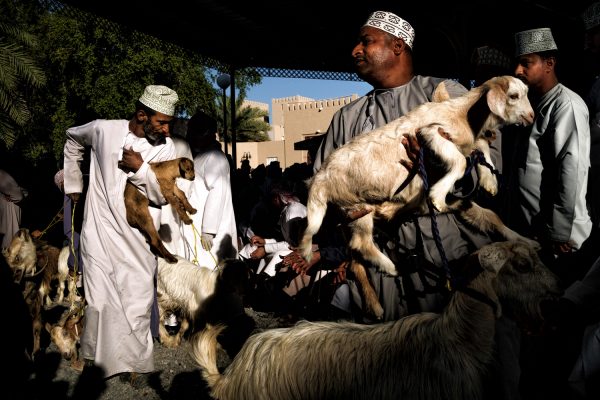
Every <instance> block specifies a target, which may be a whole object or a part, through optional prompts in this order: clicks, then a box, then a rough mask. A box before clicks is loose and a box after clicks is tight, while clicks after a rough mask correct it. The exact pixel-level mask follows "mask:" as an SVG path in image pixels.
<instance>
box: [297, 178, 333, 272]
mask: <svg viewBox="0 0 600 400" xmlns="http://www.w3.org/2000/svg"><path fill="white" fill-rule="evenodd" d="M322 182H323V179H322V177H321V176H320V175H316V176H314V177H313V179H312V181H311V185H310V190H309V192H308V200H307V202H306V220H307V224H306V229H305V230H304V235H303V236H302V240H301V241H300V246H298V247H299V250H300V253H301V254H302V257H304V259H305V260H306V261H308V262H310V260H311V259H312V238H313V236H314V235H315V234H316V233H317V232H319V228H321V224H322V223H323V218H325V212H326V211H327V199H328V198H329V191H328V189H327V182H324V184H321V183H322Z"/></svg>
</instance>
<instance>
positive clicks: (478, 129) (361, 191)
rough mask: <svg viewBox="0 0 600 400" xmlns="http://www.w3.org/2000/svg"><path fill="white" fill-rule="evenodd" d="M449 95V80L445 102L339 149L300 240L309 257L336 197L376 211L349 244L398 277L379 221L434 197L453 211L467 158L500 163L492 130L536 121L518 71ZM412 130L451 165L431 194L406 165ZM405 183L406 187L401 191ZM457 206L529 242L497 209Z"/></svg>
mask: <svg viewBox="0 0 600 400" xmlns="http://www.w3.org/2000/svg"><path fill="white" fill-rule="evenodd" d="M447 98H448V94H447V92H446V91H445V87H444V86H443V84H442V85H440V86H439V87H438V90H437V91H436V93H435V95H434V100H438V101H439V100H443V101H440V102H429V103H425V104H423V105H421V106H419V107H417V108H415V109H414V110H412V111H411V112H409V113H408V114H406V115H404V116H403V117H401V118H398V119H397V120H395V121H392V122H390V123H389V124H387V125H385V126H383V127H380V128H378V129H375V130H373V131H371V132H368V133H365V134H363V135H360V136H357V137H355V138H354V139H353V140H352V141H350V142H348V143H347V144H346V145H344V146H342V147H340V148H338V149H336V150H335V151H334V152H333V153H331V155H330V156H329V157H328V158H327V159H326V160H325V162H324V163H323V165H322V167H321V168H320V170H319V171H318V172H317V173H316V174H315V175H314V176H313V177H312V178H311V180H310V182H309V185H310V187H309V195H308V200H307V209H308V214H307V220H308V222H307V227H306V230H305V231H304V235H303V237H302V240H301V243H300V246H299V249H300V251H301V253H302V255H303V257H304V258H305V259H306V260H308V261H310V259H311V257H312V237H313V236H314V235H315V234H316V233H317V232H318V230H319V228H320V226H321V224H322V222H323V218H324V216H325V212H326V210H327V206H328V204H329V203H332V204H334V205H337V206H339V207H340V208H342V209H343V210H345V211H347V212H350V211H353V210H357V209H362V210H366V211H372V212H370V213H368V214H366V215H364V216H362V217H360V218H358V219H356V220H355V221H353V222H352V223H350V228H351V230H352V237H351V239H350V243H349V245H350V247H351V249H352V250H354V251H356V252H358V253H359V254H360V255H361V256H362V257H363V258H364V259H365V260H367V261H368V262H370V263H372V264H373V265H375V266H376V267H377V268H379V269H380V270H381V271H383V272H386V273H388V274H390V275H396V274H397V271H396V267H395V266H394V263H393V262H392V261H391V260H390V259H389V258H387V257H386V256H385V255H384V254H383V253H382V252H381V251H380V250H379V249H378V248H377V246H376V245H375V243H374V242H373V237H372V233H373V223H374V219H375V218H381V219H387V220H389V219H391V218H392V217H393V216H394V215H396V214H397V213H398V212H400V211H404V212H406V211H409V210H416V209H421V211H423V212H425V211H427V209H426V201H425V200H426V195H428V196H429V199H430V200H431V201H432V203H433V205H434V206H435V208H437V209H438V210H439V211H447V210H448V209H449V206H448V204H446V195H447V194H448V193H449V192H450V191H451V190H452V188H453V187H454V184H455V182H456V181H457V180H459V179H460V178H461V177H462V176H463V175H464V173H465V169H466V162H467V161H466V158H465V156H467V155H469V154H471V152H472V151H473V150H474V149H479V150H481V152H482V153H483V154H484V156H485V159H486V161H487V162H488V163H489V164H490V165H492V162H491V159H490V155H489V143H488V139H487V137H486V132H488V131H493V132H495V131H496V130H497V129H498V128H500V127H502V126H503V125H508V124H523V125H529V124H531V123H532V122H533V116H534V114H533V109H532V108H531V104H530V103H529V100H528V99H527V86H526V85H525V84H524V83H523V82H521V81H520V80H518V79H517V78H514V77H511V76H500V77H495V78H492V79H490V80H488V81H487V82H485V83H483V84H482V85H481V86H479V87H476V88H474V89H472V90H470V91H469V92H467V93H465V94H464V95H462V96H460V97H457V98H453V99H447ZM444 99H446V100H444ZM441 133H443V135H442V134H441ZM405 134H407V135H415V136H417V137H418V138H419V141H420V143H421V144H422V146H424V147H426V148H427V149H429V150H431V151H432V152H433V153H434V154H435V155H436V156H437V157H439V158H440V160H441V161H442V162H443V164H444V166H445V167H446V169H447V172H446V173H445V175H444V176H443V177H442V178H441V179H439V180H438V181H437V182H435V184H433V185H432V186H431V189H430V191H429V193H428V194H427V193H425V186H424V182H423V180H422V179H421V178H420V177H419V176H418V175H417V176H415V177H414V179H410V175H411V171H409V170H408V169H407V167H406V166H405V165H406V162H410V159H409V158H408V155H407V153H406V149H405V147H404V146H403V145H402V139H403V137H404V135H405ZM478 168H481V169H480V185H481V186H482V187H483V188H484V189H485V190H486V191H488V192H490V193H491V194H496V192H497V182H496V178H495V177H494V175H493V174H492V173H491V171H489V170H487V169H486V168H484V167H481V166H478ZM403 185H406V186H405V187H404V188H403V189H401V190H399V189H400V188H402V186H403ZM469 204H471V203H467V205H469ZM473 204H474V203H473ZM451 207H452V209H454V210H456V209H459V208H460V212H459V214H460V215H461V216H463V217H464V219H465V220H466V221H467V222H472V223H473V224H474V227H475V228H476V229H480V230H481V231H485V232H490V233H492V232H495V233H498V234H500V235H501V236H502V237H504V238H505V239H507V240H513V239H522V240H528V239H525V238H523V237H521V236H520V235H518V234H517V233H516V232H514V231H512V230H510V229H509V228H507V227H506V226H505V225H504V224H503V223H502V221H501V220H500V219H499V218H498V217H497V216H496V215H495V213H493V212H492V211H489V210H487V211H484V209H482V208H481V207H478V206H476V205H473V206H469V207H467V206H466V205H465V204H461V202H455V203H454V204H452V205H451ZM482 223H483V224H482ZM532 244H533V243H532Z"/></svg>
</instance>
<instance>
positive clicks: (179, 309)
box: [157, 256, 219, 347]
mask: <svg viewBox="0 0 600 400" xmlns="http://www.w3.org/2000/svg"><path fill="white" fill-rule="evenodd" d="M176 258H177V262H176V263H175V264H171V263H169V262H168V261H167V260H165V259H164V258H162V257H158V280H157V294H158V312H159V316H160V323H159V325H158V326H159V334H160V341H161V343H162V344H163V345H164V346H165V347H177V346H179V345H180V344H181V339H182V337H183V335H184V333H185V332H186V331H187V330H188V328H189V323H190V321H193V320H194V316H195V313H196V312H197V311H198V309H199V308H200V305H201V304H202V302H204V301H205V300H206V298H207V297H209V296H210V295H212V294H213V293H214V291H215V284H216V282H217V277H218V276H219V271H218V270H217V269H214V270H213V269H211V268H206V267H201V266H198V265H196V264H194V263H192V262H190V261H188V260H186V259H185V258H182V257H180V256H176ZM167 311H169V312H171V313H174V314H176V315H178V316H179V318H180V327H179V331H178V332H177V334H176V335H173V336H170V335H169V333H168V332H167V330H166V329H165V325H164V320H165V316H166V314H167Z"/></svg>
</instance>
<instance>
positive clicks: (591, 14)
mask: <svg viewBox="0 0 600 400" xmlns="http://www.w3.org/2000/svg"><path fill="white" fill-rule="evenodd" d="M581 19H583V26H584V27H585V30H586V31H589V30H590V29H593V28H595V27H597V26H598V25H600V2H599V1H597V2H595V3H592V5H591V6H589V7H588V8H587V9H586V10H585V11H584V12H583V14H581Z"/></svg>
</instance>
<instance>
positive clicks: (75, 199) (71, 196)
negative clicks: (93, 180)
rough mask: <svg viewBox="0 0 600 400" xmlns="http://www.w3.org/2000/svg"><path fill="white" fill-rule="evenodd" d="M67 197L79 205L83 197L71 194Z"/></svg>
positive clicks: (79, 194)
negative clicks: (80, 198)
mask: <svg viewBox="0 0 600 400" xmlns="http://www.w3.org/2000/svg"><path fill="white" fill-rule="evenodd" d="M67 196H69V198H70V199H71V201H72V202H73V203H77V202H78V201H79V197H81V193H69V194H68V195H67Z"/></svg>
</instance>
